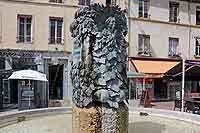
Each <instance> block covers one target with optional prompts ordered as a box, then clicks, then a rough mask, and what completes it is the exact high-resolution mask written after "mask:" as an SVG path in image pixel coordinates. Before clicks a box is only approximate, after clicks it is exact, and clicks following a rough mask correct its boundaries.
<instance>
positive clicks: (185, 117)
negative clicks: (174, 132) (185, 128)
mask: <svg viewBox="0 0 200 133" xmlns="http://www.w3.org/2000/svg"><path fill="white" fill-rule="evenodd" d="M139 112H144V113H148V114H149V115H152V116H158V117H163V118H166V119H175V120H178V121H185V122H189V123H192V124H197V125H200V115H196V114H190V113H186V112H178V111H170V110H162V109H150V108H131V107H129V113H130V114H131V113H139Z"/></svg>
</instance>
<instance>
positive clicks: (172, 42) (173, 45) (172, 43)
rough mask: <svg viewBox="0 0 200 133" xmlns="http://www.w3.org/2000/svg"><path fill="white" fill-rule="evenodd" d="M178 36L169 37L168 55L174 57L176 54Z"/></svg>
mask: <svg viewBox="0 0 200 133" xmlns="http://www.w3.org/2000/svg"><path fill="white" fill-rule="evenodd" d="M178 43H179V39H178V38H171V37H170V38H169V53H168V56H171V57H174V56H177V55H178V50H177V49H178Z"/></svg>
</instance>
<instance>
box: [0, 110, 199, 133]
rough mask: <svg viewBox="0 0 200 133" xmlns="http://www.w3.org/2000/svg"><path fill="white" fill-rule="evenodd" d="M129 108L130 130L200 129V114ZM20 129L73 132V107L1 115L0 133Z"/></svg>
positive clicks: (176, 132) (173, 132)
mask: <svg viewBox="0 0 200 133" xmlns="http://www.w3.org/2000/svg"><path fill="white" fill-rule="evenodd" d="M129 110H130V111H129V133H147V132H148V133H199V132H200V116H198V115H194V114H190V113H182V112H176V111H166V110H158V109H144V108H130V109H129ZM23 118H24V119H23ZM19 132H20V133H21V132H22V133H23V132H24V133H58V132H59V133H71V132H72V115H71V108H47V109H36V110H29V111H21V112H11V113H6V114H5V113H4V114H0V133H19Z"/></svg>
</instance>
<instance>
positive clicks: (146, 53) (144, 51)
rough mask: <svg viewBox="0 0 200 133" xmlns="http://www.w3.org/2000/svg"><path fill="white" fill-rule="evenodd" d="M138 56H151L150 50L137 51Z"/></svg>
mask: <svg viewBox="0 0 200 133" xmlns="http://www.w3.org/2000/svg"><path fill="white" fill-rule="evenodd" d="M138 55H139V56H152V52H151V50H150V49H148V50H138Z"/></svg>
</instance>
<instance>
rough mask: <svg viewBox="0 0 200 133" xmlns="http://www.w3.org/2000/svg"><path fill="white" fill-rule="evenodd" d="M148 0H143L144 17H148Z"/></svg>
mask: <svg viewBox="0 0 200 133" xmlns="http://www.w3.org/2000/svg"><path fill="white" fill-rule="evenodd" d="M148 8H149V0H144V18H148V10H149V9H148Z"/></svg>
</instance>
